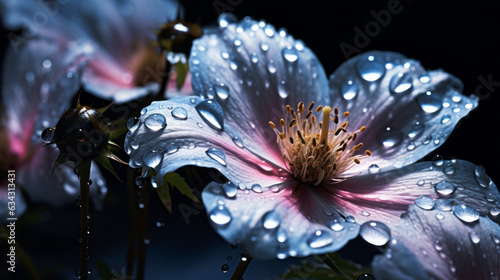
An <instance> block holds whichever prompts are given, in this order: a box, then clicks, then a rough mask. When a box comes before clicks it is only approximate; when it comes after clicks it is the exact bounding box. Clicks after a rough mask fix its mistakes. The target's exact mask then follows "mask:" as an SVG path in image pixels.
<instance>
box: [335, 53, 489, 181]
mask: <svg viewBox="0 0 500 280" xmlns="http://www.w3.org/2000/svg"><path fill="white" fill-rule="evenodd" d="M330 89H331V92H332V99H333V100H332V102H333V104H334V105H335V106H339V109H341V110H346V111H350V115H349V116H350V120H349V126H350V127H352V129H358V128H359V127H361V126H363V125H364V126H366V127H367V129H366V131H365V132H363V133H361V134H360V135H359V136H360V137H359V141H360V142H363V143H364V145H365V146H364V147H366V148H367V149H369V150H370V151H372V153H373V155H372V156H371V157H370V158H368V159H366V160H364V161H362V163H361V164H360V165H358V166H356V167H355V168H353V169H352V170H350V171H351V172H352V173H355V172H359V171H366V170H367V168H368V166H370V165H372V164H376V165H378V166H379V167H381V168H383V167H387V166H391V167H393V168H400V167H402V166H405V165H408V164H411V163H413V162H416V161H418V160H419V159H421V158H422V157H424V156H425V155H427V154H428V153H430V152H431V151H433V150H434V149H436V148H437V147H439V146H440V145H441V144H443V143H444V141H445V140H446V139H447V138H448V136H449V135H450V133H451V132H452V130H453V128H454V127H455V125H456V124H457V123H458V121H459V120H460V119H461V118H463V117H464V116H466V115H467V114H468V113H469V112H470V110H472V109H474V108H475V107H476V106H477V103H478V100H479V98H478V97H477V96H474V95H472V96H470V97H466V96H464V95H462V94H460V92H461V91H462V83H461V82H460V81H459V80H458V79H457V78H455V77H453V76H451V75H450V74H448V73H446V72H443V71H441V70H437V71H429V72H428V71H426V70H425V69H424V68H423V67H422V66H421V65H420V63H419V62H418V61H415V60H412V59H408V58H406V57H404V56H403V55H400V54H397V53H391V52H379V51H373V52H368V53H366V54H362V55H359V56H356V57H354V58H353V59H350V60H349V61H347V62H345V63H344V64H342V65H341V66H340V67H339V68H338V69H337V70H336V71H335V73H334V74H333V75H332V76H331V77H330Z"/></svg>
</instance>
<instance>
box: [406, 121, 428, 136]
mask: <svg viewBox="0 0 500 280" xmlns="http://www.w3.org/2000/svg"><path fill="white" fill-rule="evenodd" d="M424 127H425V126H424V124H422V123H420V122H415V123H414V124H413V126H412V127H411V128H410V131H409V132H408V137H410V138H415V137H417V136H418V135H419V134H420V133H421V132H422V131H424Z"/></svg>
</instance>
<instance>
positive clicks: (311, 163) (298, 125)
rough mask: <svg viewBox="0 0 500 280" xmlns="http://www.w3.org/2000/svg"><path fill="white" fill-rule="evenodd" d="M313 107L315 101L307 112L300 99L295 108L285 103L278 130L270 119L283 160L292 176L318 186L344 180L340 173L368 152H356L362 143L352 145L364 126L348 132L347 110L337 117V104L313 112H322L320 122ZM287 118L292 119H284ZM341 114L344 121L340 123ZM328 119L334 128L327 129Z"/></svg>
mask: <svg viewBox="0 0 500 280" xmlns="http://www.w3.org/2000/svg"><path fill="white" fill-rule="evenodd" d="M313 109H314V102H311V104H310V105H309V107H308V108H307V111H306V109H305V106H304V103H303V102H299V104H298V106H297V111H295V110H294V109H292V108H291V107H290V105H287V106H286V110H287V112H288V114H287V116H285V119H281V120H280V126H281V131H279V130H278V128H277V127H276V125H275V124H274V123H273V122H271V121H270V122H269V125H270V126H271V128H272V129H273V130H274V132H275V133H276V135H277V136H278V137H277V142H278V145H279V147H280V149H281V153H282V156H283V161H284V162H285V164H286V165H287V168H288V169H289V171H290V172H291V173H292V174H293V176H294V177H296V178H297V179H299V180H300V181H302V182H304V183H308V184H312V185H313V186H317V185H319V184H320V183H321V182H325V181H333V182H339V181H343V180H345V178H342V176H341V175H342V173H344V172H345V171H346V170H348V169H350V168H351V167H353V166H354V165H356V164H359V163H360V160H361V159H363V158H365V157H368V156H370V155H371V152H370V151H368V150H366V151H365V153H364V154H361V155H355V153H356V151H358V150H360V149H361V148H362V147H363V143H358V144H355V145H353V143H354V142H355V141H356V138H357V136H358V133H360V132H363V131H364V130H365V129H366V128H365V127H364V126H362V127H361V128H359V129H358V130H356V131H354V132H352V133H349V132H348V131H347V124H348V122H347V119H348V117H349V112H345V113H343V114H342V115H340V116H339V110H338V108H337V107H335V108H334V109H333V112H332V108H331V107H329V106H326V107H323V106H318V107H317V108H316V110H315V111H316V112H317V113H319V112H322V121H318V120H317V119H316V116H315V115H314V114H313ZM332 113H333V114H332ZM289 117H291V120H290V121H287V119H288V118H289ZM341 117H343V118H345V119H346V120H345V121H343V122H340V118H341ZM330 121H332V122H333V130H330ZM339 123H340V125H339ZM352 145H353V146H352ZM351 146H352V147H351Z"/></svg>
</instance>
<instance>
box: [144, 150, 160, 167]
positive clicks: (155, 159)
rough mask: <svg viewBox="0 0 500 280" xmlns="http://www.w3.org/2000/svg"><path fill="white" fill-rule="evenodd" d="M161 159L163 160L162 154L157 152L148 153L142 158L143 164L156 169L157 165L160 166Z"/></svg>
mask: <svg viewBox="0 0 500 280" xmlns="http://www.w3.org/2000/svg"><path fill="white" fill-rule="evenodd" d="M162 159H163V153H161V152H160V151H157V150H151V151H148V152H147V153H145V154H144V156H143V157H142V160H143V161H144V164H145V165H147V166H149V167H151V168H156V167H157V166H158V164H160V162H161V161H162Z"/></svg>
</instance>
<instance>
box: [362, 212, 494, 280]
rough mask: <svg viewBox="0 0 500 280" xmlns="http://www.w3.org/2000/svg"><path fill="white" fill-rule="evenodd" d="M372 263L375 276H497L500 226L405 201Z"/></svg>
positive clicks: (393, 277) (443, 277) (421, 277)
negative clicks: (383, 247) (387, 240)
mask: <svg viewBox="0 0 500 280" xmlns="http://www.w3.org/2000/svg"><path fill="white" fill-rule="evenodd" d="M372 268H373V271H374V272H375V277H376V278H377V279H498V277H499V272H500V226H499V225H498V224H497V223H495V222H493V221H491V220H490V219H488V218H485V217H479V219H478V220H477V221H476V222H473V223H467V224H466V223H464V222H463V221H461V220H459V219H458V218H457V217H455V216H454V215H453V214H452V213H451V212H443V211H440V210H438V209H435V210H432V211H426V210H423V209H420V208H418V207H416V206H411V207H410V209H409V211H408V212H407V213H406V214H405V215H404V216H403V218H402V220H401V222H400V224H399V225H398V227H397V228H396V229H395V230H393V240H392V241H391V243H390V246H389V247H388V248H387V249H386V253H385V255H384V256H382V255H378V256H375V259H374V261H373V263H372Z"/></svg>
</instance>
